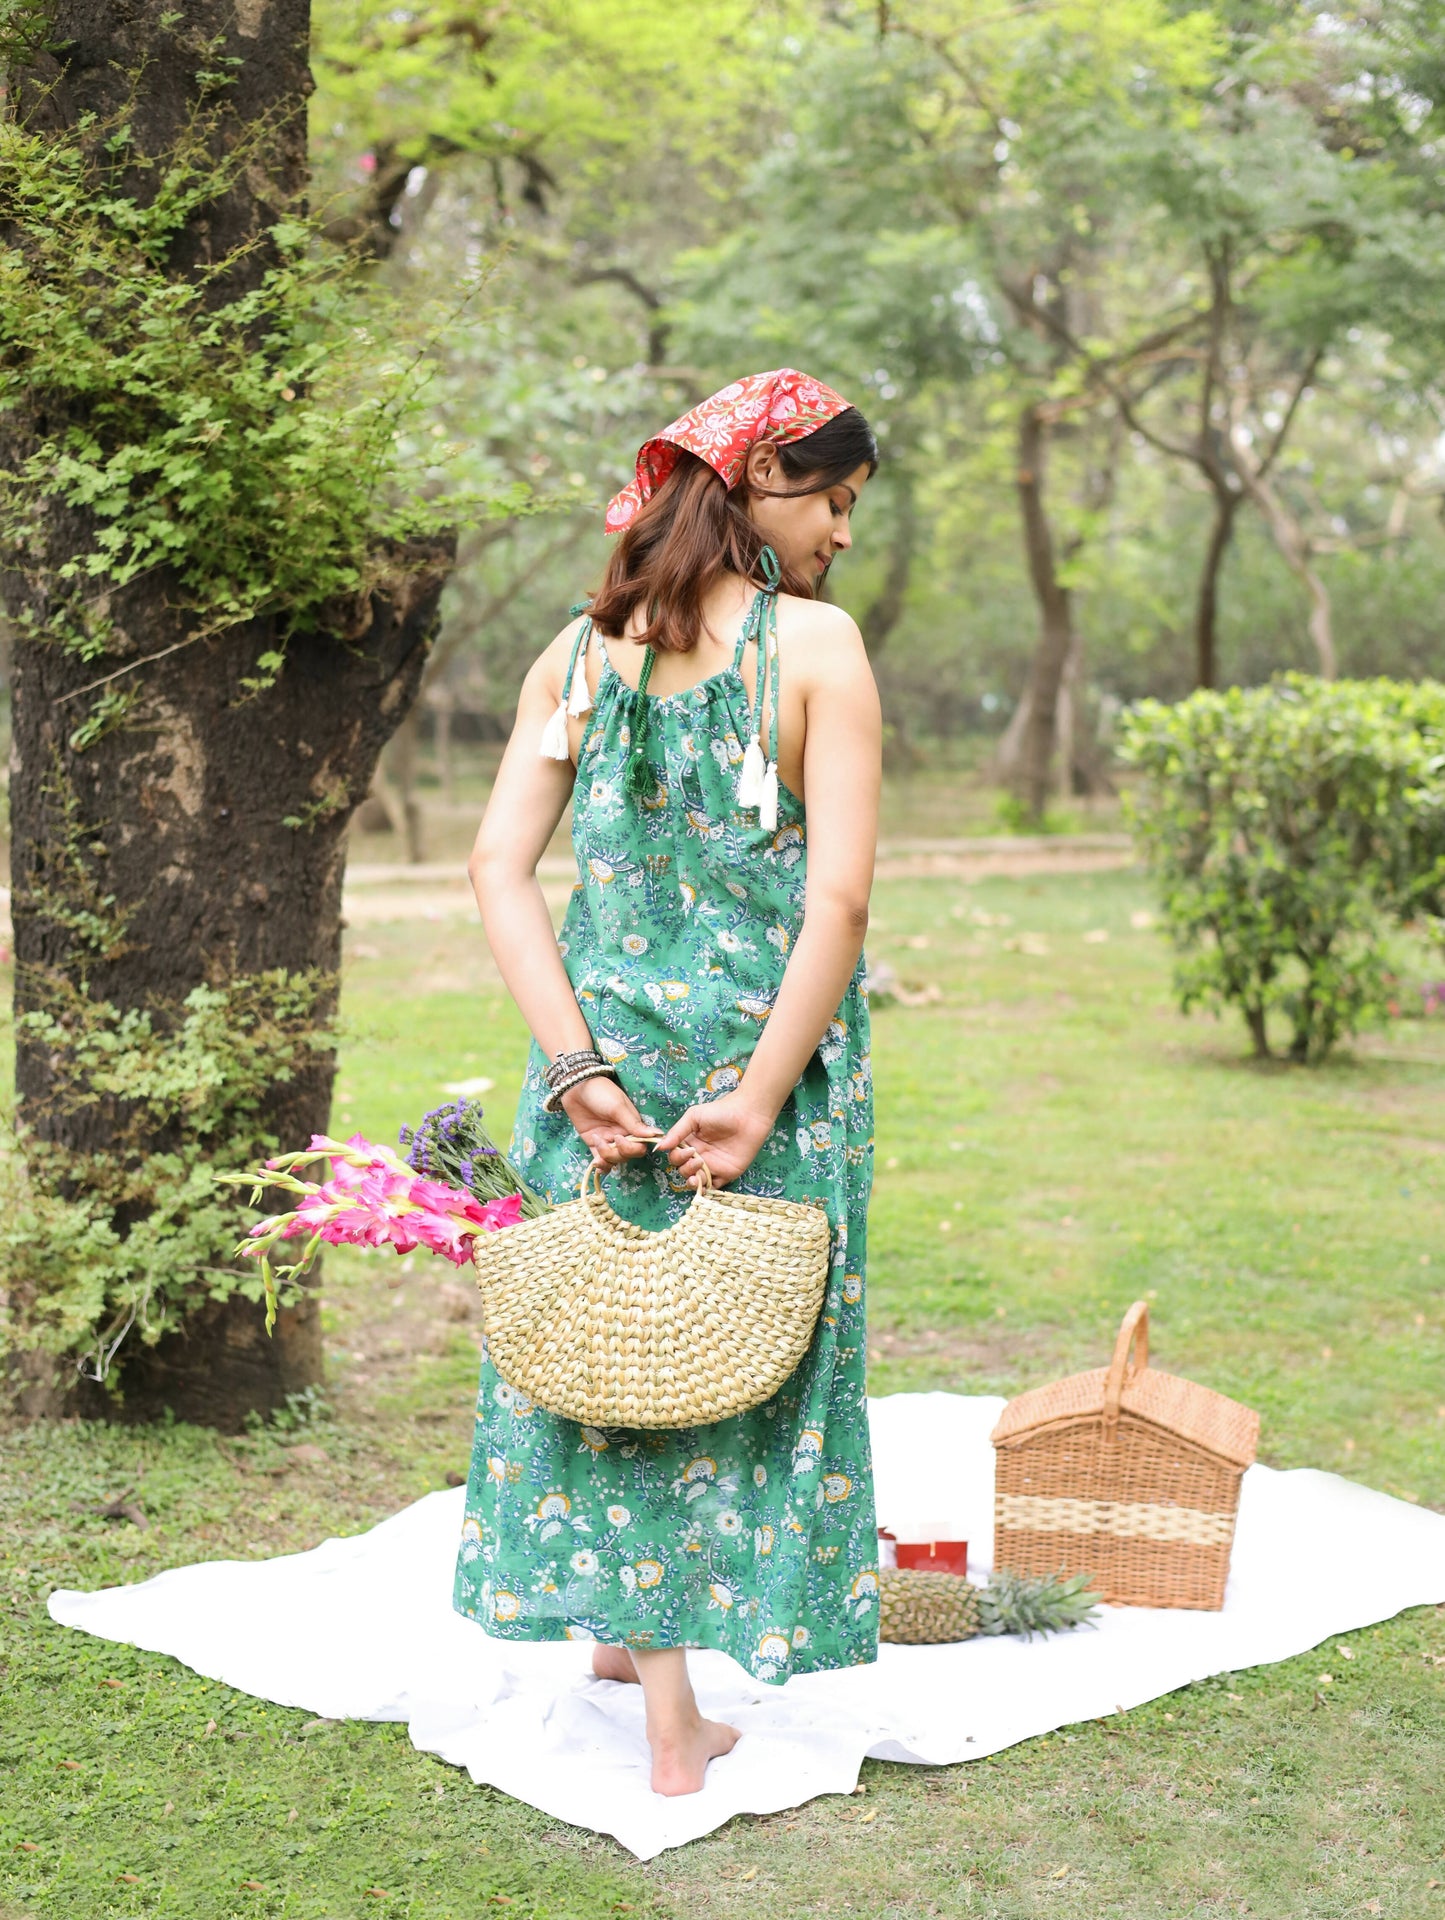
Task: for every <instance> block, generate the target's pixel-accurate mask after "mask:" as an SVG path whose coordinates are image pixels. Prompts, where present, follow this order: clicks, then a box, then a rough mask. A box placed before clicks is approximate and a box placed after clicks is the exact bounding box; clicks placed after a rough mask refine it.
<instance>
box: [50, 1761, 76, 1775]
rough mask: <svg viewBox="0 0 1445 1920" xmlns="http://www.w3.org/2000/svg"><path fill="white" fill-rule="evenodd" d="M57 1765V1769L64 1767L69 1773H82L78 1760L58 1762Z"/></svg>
mask: <svg viewBox="0 0 1445 1920" xmlns="http://www.w3.org/2000/svg"><path fill="white" fill-rule="evenodd" d="M55 1764H56V1767H57V1768H60V1767H64V1769H65V1771H66V1772H67V1773H79V1772H80V1762H79V1761H78V1760H57V1761H56V1763H55Z"/></svg>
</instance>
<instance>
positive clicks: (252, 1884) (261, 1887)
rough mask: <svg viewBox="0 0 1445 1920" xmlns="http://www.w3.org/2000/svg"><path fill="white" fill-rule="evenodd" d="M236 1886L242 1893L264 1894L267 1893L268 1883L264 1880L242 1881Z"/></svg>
mask: <svg viewBox="0 0 1445 1920" xmlns="http://www.w3.org/2000/svg"><path fill="white" fill-rule="evenodd" d="M236 1884H237V1885H238V1886H239V1887H240V1889H241V1891H242V1893H264V1892H265V1891H266V1883H265V1881H264V1880H240V1881H238V1882H237V1883H236Z"/></svg>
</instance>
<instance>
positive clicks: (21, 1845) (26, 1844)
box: [10, 1840, 1435, 1887]
mask: <svg viewBox="0 0 1445 1920" xmlns="http://www.w3.org/2000/svg"><path fill="white" fill-rule="evenodd" d="M10 1851H11V1852H12V1853H39V1851H40V1847H39V1845H38V1843H37V1842H36V1841H34V1840H17V1841H16V1842H15V1845H14V1846H13V1847H12V1848H11V1849H10ZM1434 1884H1435V1882H1434V1881H1433V1880H1432V1881H1431V1882H1430V1885H1431V1886H1432V1887H1433V1886H1434Z"/></svg>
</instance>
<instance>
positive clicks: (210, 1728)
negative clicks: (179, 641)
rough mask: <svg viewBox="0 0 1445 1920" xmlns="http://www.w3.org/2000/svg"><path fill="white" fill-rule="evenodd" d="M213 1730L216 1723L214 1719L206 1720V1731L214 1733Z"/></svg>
mask: <svg viewBox="0 0 1445 1920" xmlns="http://www.w3.org/2000/svg"><path fill="white" fill-rule="evenodd" d="M215 1731H216V1723H215V1721H214V1720H208V1721H207V1722H206V1732H207V1733H214V1732H215Z"/></svg>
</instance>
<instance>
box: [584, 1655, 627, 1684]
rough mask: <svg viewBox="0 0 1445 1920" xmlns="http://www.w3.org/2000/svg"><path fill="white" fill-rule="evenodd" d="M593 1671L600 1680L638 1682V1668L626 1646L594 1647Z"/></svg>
mask: <svg viewBox="0 0 1445 1920" xmlns="http://www.w3.org/2000/svg"><path fill="white" fill-rule="evenodd" d="M592 1671H593V1672H594V1673H595V1674H596V1676H597V1678H598V1679H599V1680H631V1681H632V1682H633V1684H634V1685H635V1684H636V1682H637V1668H636V1667H635V1666H634V1665H633V1663H632V1655H631V1654H630V1653H629V1652H628V1651H627V1649H626V1647H603V1646H595V1647H593V1649H592Z"/></svg>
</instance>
